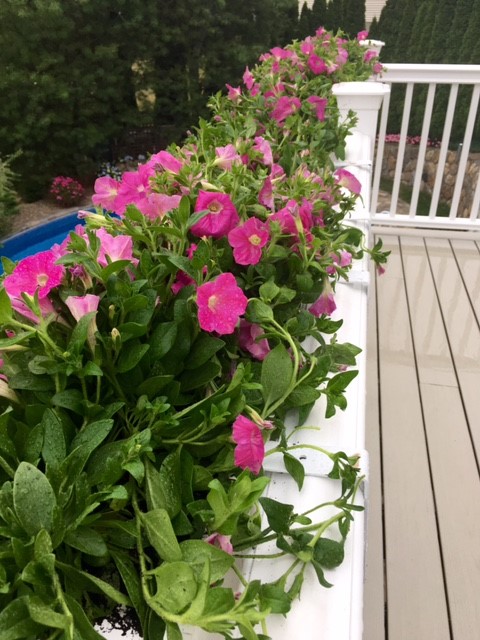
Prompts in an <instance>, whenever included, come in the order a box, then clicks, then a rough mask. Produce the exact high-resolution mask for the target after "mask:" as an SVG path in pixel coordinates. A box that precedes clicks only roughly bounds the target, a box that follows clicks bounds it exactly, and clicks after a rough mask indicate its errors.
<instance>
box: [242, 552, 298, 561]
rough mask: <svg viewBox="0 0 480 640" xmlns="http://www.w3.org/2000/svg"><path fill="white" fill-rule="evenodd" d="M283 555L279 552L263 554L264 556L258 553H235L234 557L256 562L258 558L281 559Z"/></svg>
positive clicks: (283, 553)
mask: <svg viewBox="0 0 480 640" xmlns="http://www.w3.org/2000/svg"><path fill="white" fill-rule="evenodd" d="M284 555H286V554H285V552H284V551H280V552H279V553H264V554H260V553H256V554H255V553H236V554H235V557H236V558H251V559H252V560H257V559H258V558H262V559H268V558H281V557H283V556H284Z"/></svg>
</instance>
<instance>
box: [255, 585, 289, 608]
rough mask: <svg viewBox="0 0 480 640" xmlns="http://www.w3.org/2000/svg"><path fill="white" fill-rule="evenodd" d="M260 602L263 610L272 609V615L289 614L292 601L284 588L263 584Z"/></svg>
mask: <svg viewBox="0 0 480 640" xmlns="http://www.w3.org/2000/svg"><path fill="white" fill-rule="evenodd" d="M260 602H261V607H262V609H270V612H271V613H284V614H285V613H288V612H289V611H290V609H291V606H292V601H291V599H290V597H289V595H288V594H287V593H285V591H284V590H283V589H282V587H280V586H278V585H276V584H262V586H261V587H260Z"/></svg>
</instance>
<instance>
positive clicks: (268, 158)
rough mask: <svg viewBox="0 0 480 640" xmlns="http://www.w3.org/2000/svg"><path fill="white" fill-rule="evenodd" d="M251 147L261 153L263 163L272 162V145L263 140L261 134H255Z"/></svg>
mask: <svg viewBox="0 0 480 640" xmlns="http://www.w3.org/2000/svg"><path fill="white" fill-rule="evenodd" d="M252 149H254V150H255V151H258V152H259V153H261V154H262V159H263V164H265V165H267V166H268V165H271V164H273V155H272V147H271V146H270V143H269V142H268V141H267V140H265V138H262V136H257V137H256V138H255V144H254V145H253V147H252Z"/></svg>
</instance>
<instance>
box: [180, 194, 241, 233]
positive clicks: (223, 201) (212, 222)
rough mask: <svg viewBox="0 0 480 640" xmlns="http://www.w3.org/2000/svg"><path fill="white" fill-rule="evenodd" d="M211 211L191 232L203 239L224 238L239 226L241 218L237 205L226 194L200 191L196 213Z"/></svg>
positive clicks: (193, 226)
mask: <svg viewBox="0 0 480 640" xmlns="http://www.w3.org/2000/svg"><path fill="white" fill-rule="evenodd" d="M205 210H207V211H209V212H210V213H207V215H205V216H204V217H203V218H202V219H201V220H199V221H198V222H196V223H195V224H194V225H192V227H191V232H192V233H193V234H194V235H196V236H198V237H199V238H201V237H202V236H209V237H211V238H223V237H224V236H226V235H227V234H228V232H229V231H230V229H233V227H235V226H236V225H237V224H238V221H239V217H238V213H237V210H236V208H235V205H234V204H233V202H232V200H231V199H230V196H229V195H227V194H226V193H216V192H211V191H200V192H199V194H198V198H197V202H196V203H195V211H196V212H198V211H205Z"/></svg>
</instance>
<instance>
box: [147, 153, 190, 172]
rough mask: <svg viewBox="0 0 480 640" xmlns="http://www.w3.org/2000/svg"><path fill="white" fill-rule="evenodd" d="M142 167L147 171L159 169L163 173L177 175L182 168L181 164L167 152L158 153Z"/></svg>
mask: <svg viewBox="0 0 480 640" xmlns="http://www.w3.org/2000/svg"><path fill="white" fill-rule="evenodd" d="M144 166H145V167H147V168H149V169H152V168H153V169H156V168H157V167H160V168H161V169H163V171H168V172H170V173H179V172H180V171H181V169H182V167H183V162H182V161H181V160H179V159H178V158H175V156H174V155H172V154H171V153H169V152H168V151H159V152H158V153H155V154H154V155H153V156H152V157H151V158H150V159H149V161H148V162H147V163H146V164H145V165H144Z"/></svg>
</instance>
